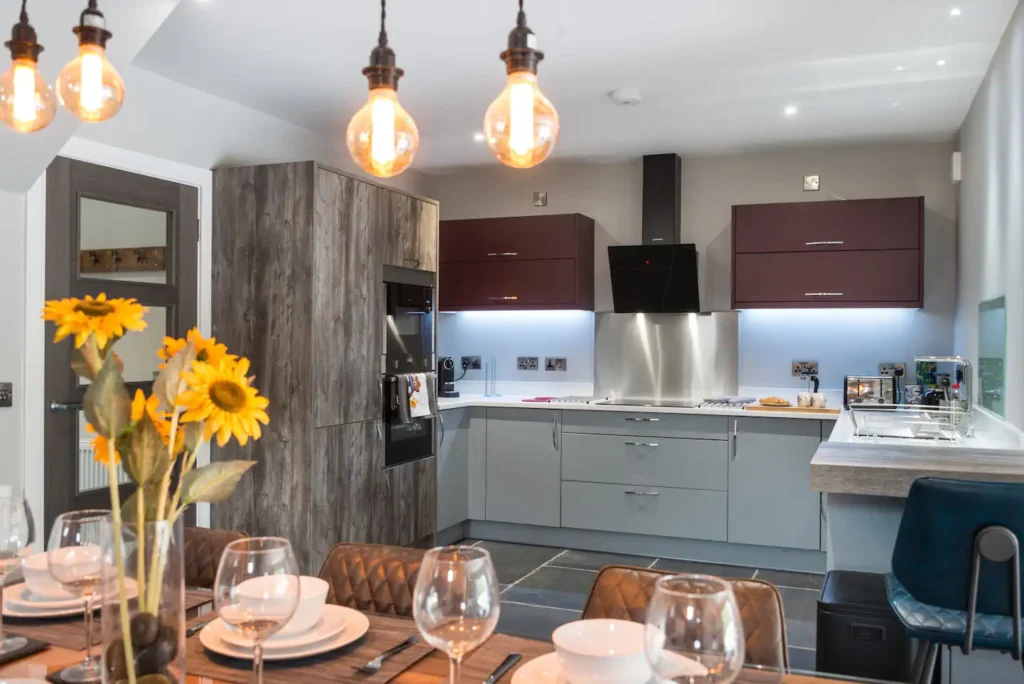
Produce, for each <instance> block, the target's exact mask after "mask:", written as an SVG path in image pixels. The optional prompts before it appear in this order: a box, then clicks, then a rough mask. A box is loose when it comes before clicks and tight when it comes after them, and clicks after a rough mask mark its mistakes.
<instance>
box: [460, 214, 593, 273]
mask: <svg viewBox="0 0 1024 684" xmlns="http://www.w3.org/2000/svg"><path fill="white" fill-rule="evenodd" d="M577 218H578V215H577V214H552V215H547V216H512V217H506V218H487V219H463V220H458V221H443V222H442V223H441V262H442V263H454V262H466V261H477V262H482V261H517V260H530V259H572V258H575V256H576V244H577V234H576V221H577ZM580 218H581V217H580Z"/></svg>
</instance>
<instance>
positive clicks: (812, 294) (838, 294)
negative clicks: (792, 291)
mask: <svg viewBox="0 0 1024 684" xmlns="http://www.w3.org/2000/svg"><path fill="white" fill-rule="evenodd" d="M842 296H843V293H842V292H804V297H842Z"/></svg>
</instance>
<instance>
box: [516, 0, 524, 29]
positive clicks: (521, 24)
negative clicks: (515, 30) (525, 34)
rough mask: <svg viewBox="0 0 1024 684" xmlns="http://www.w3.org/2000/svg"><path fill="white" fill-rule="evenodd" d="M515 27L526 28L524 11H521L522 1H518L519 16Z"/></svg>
mask: <svg viewBox="0 0 1024 684" xmlns="http://www.w3.org/2000/svg"><path fill="white" fill-rule="evenodd" d="M516 26H519V27H521V28H522V27H525V26H526V11H525V10H523V0H519V16H517V17H516Z"/></svg>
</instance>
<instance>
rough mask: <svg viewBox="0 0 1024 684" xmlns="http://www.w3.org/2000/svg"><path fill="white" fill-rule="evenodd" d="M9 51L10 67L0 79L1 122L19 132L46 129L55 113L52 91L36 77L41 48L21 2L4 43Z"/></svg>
mask: <svg viewBox="0 0 1024 684" xmlns="http://www.w3.org/2000/svg"><path fill="white" fill-rule="evenodd" d="M4 45H5V46H6V47H7V48H8V49H9V50H10V51H11V58H12V64H11V68H10V69H9V70H8V71H7V73H5V74H4V75H3V76H0V121H3V123H4V124H5V125H6V126H8V127H10V128H12V129H14V130H15V131H17V132H19V133H33V132H35V131H38V130H42V129H43V128H46V126H47V125H48V124H49V123H50V122H51V121H53V116H54V114H56V112H57V103H56V100H55V98H54V96H53V90H52V89H51V88H50V85H49V84H48V83H47V82H46V80H45V79H44V78H43V77H42V76H41V75H40V74H39V71H38V69H37V63H38V61H39V53H40V52H42V51H43V46H42V45H40V44H39V43H37V42H36V32H35V29H33V28H32V26H31V25H30V24H29V23H28V14H27V12H26V10H25V4H24V2H23V3H22V8H21V18H20V21H19V22H18V23H17V24H15V25H14V28H13V29H12V30H11V39H10V40H9V41H7V42H6V43H4Z"/></svg>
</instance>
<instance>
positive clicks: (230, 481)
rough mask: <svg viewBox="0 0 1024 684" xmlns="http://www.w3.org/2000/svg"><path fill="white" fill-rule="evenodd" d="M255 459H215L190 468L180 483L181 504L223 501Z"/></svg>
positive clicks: (253, 463) (254, 463) (254, 462)
mask: <svg viewBox="0 0 1024 684" xmlns="http://www.w3.org/2000/svg"><path fill="white" fill-rule="evenodd" d="M254 465H256V461H217V462H216V463H210V464H209V465H205V466H203V467H202V468H196V469H195V470H190V471H189V472H188V473H186V475H185V480H184V482H182V485H181V488H182V489H181V493H182V498H181V502H182V506H188V505H189V504H194V503H196V502H198V501H205V502H207V503H220V502H221V501H224V500H225V499H227V498H228V497H229V496H231V494H232V492H234V491H235V487H236V486H237V485H238V481H239V480H241V479H242V476H243V475H245V474H246V473H247V472H248V471H249V469H250V468H252V467H253V466H254Z"/></svg>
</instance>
